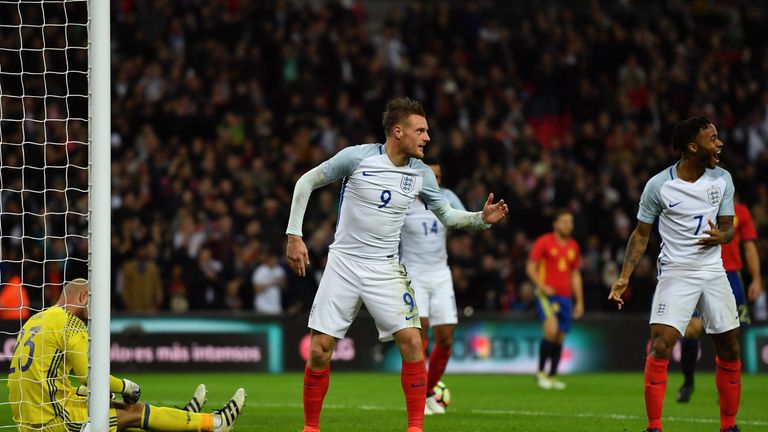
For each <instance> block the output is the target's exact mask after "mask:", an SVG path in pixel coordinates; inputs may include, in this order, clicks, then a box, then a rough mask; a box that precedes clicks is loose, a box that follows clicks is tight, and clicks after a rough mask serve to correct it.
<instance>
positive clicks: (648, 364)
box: [645, 356, 669, 429]
mask: <svg viewBox="0 0 768 432" xmlns="http://www.w3.org/2000/svg"><path fill="white" fill-rule="evenodd" d="M667 365H669V360H661V359H657V358H654V357H651V356H648V357H647V358H646V359H645V413H646V414H647V415H648V429H653V428H657V429H661V409H662V408H663V406H664V392H666V391H667Z"/></svg>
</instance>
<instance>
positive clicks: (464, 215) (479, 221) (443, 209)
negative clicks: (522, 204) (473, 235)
mask: <svg viewBox="0 0 768 432" xmlns="http://www.w3.org/2000/svg"><path fill="white" fill-rule="evenodd" d="M441 198H442V197H441ZM492 201H493V194H490V195H489V196H488V201H486V203H485V206H484V207H483V211H481V212H468V211H463V210H457V209H455V208H453V207H451V206H450V205H448V203H447V201H445V200H443V201H442V202H438V203H441V204H443V205H442V206H439V207H437V208H435V207H434V206H433V205H431V204H432V201H429V196H428V198H427V204H428V206H429V208H430V209H432V213H434V214H435V216H437V218H438V219H440V222H441V223H442V224H443V225H445V226H446V228H449V229H482V228H488V227H490V226H491V224H495V223H499V222H501V221H502V220H504V218H505V217H506V216H507V214H509V208H508V207H507V205H506V204H505V203H504V200H500V201H499V202H497V203H496V204H491V202H492Z"/></svg>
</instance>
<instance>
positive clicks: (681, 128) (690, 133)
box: [672, 117, 712, 151]
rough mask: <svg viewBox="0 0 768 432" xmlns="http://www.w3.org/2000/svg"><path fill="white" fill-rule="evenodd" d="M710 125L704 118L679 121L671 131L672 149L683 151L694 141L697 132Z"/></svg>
mask: <svg viewBox="0 0 768 432" xmlns="http://www.w3.org/2000/svg"><path fill="white" fill-rule="evenodd" d="M711 124H712V122H711V121H709V120H707V119H706V118H704V117H691V118H688V119H685V120H681V121H679V122H678V123H677V124H676V125H675V129H674V130H673V131H672V149H674V150H680V151H685V145H686V144H688V143H689V142H693V141H695V140H696V135H698V134H699V131H701V130H702V129H706V128H707V126H709V125H711Z"/></svg>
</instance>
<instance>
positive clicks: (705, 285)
mask: <svg viewBox="0 0 768 432" xmlns="http://www.w3.org/2000/svg"><path fill="white" fill-rule="evenodd" d="M697 309H698V311H699V314H701V320H702V322H703V324H704V329H705V331H706V332H707V334H720V333H725V332H727V331H729V330H733V329H735V328H736V327H738V326H739V313H738V310H737V308H736V299H735V298H734V297H733V290H732V289H731V285H730V284H729V283H728V277H727V276H726V274H725V271H723V272H722V273H720V272H706V271H691V270H679V269H664V271H663V273H662V274H661V275H660V276H659V281H658V283H657V285H656V293H655V294H654V296H653V304H652V309H651V320H650V323H651V324H666V325H669V326H672V327H674V328H676V329H677V331H678V332H680V335H684V334H685V328H686V327H687V326H688V322H689V321H690V320H691V315H692V314H693V311H694V310H697Z"/></svg>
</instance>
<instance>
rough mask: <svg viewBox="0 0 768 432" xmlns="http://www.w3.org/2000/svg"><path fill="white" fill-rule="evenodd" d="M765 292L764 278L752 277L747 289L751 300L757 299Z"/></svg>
mask: <svg viewBox="0 0 768 432" xmlns="http://www.w3.org/2000/svg"><path fill="white" fill-rule="evenodd" d="M762 293H763V281H762V279H758V278H755V279H752V283H751V284H749V289H748V290H747V297H748V298H749V300H750V301H755V300H757V298H758V297H760V294H762Z"/></svg>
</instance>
